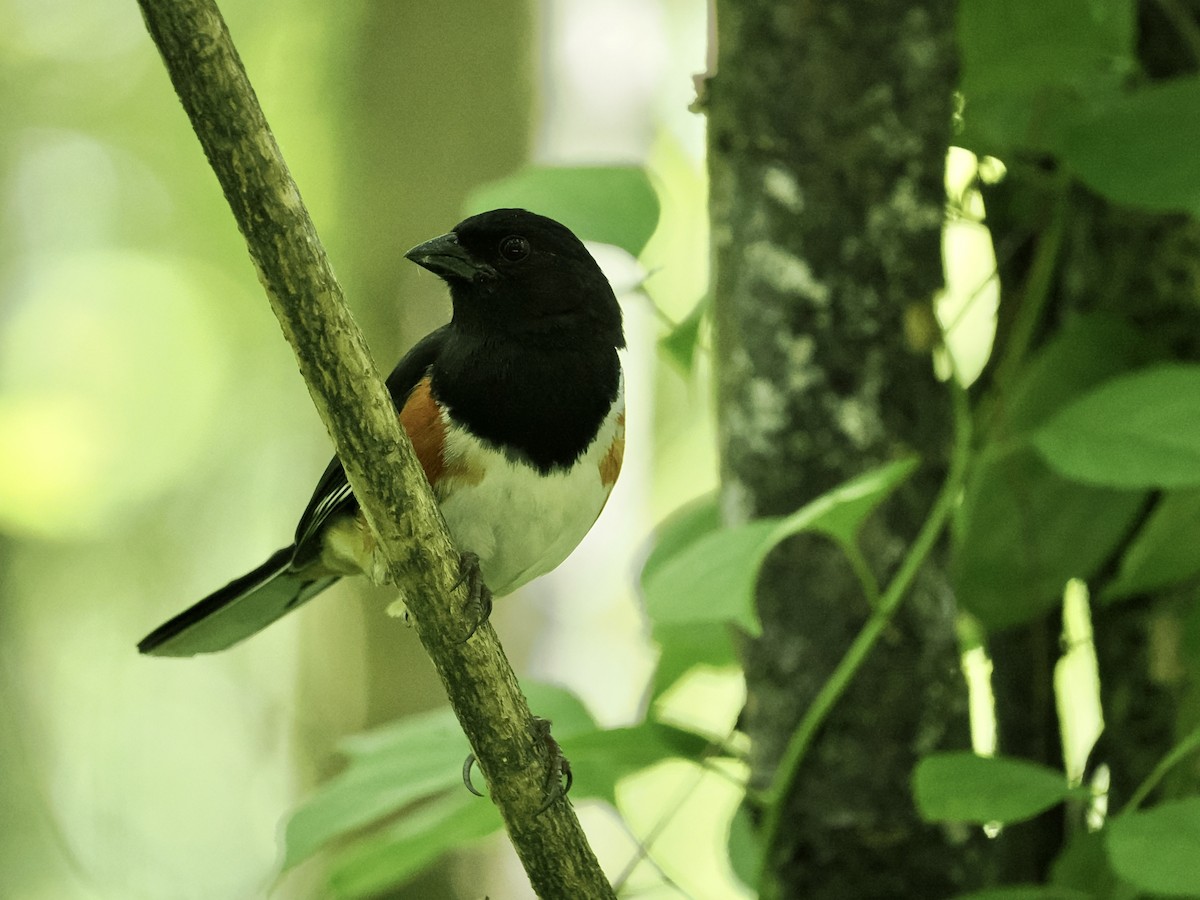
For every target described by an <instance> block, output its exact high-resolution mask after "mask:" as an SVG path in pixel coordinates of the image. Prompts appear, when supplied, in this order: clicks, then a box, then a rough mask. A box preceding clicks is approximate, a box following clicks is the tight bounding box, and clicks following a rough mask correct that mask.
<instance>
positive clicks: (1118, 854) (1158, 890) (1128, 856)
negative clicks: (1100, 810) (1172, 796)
mask: <svg viewBox="0 0 1200 900" xmlns="http://www.w3.org/2000/svg"><path fill="white" fill-rule="evenodd" d="M1106 831H1107V833H1108V840H1107V841H1106V846H1107V848H1108V857H1109V860H1110V862H1111V863H1112V866H1113V869H1115V870H1116V872H1117V874H1118V875H1120V876H1121V877H1122V878H1123V879H1125V880H1126V881H1128V882H1129V883H1130V884H1132V885H1133V886H1134V887H1137V888H1139V889H1141V890H1143V891H1148V892H1151V893H1154V894H1163V895H1167V896H1171V897H1196V896H1198V895H1200V797H1189V798H1187V799H1186V800H1176V801H1173V802H1170V803H1163V804H1160V805H1159V806H1156V807H1154V808H1153V809H1148V810H1146V811H1144V812H1131V813H1127V814H1124V815H1120V816H1117V817H1116V818H1115V819H1113V820H1112V822H1111V823H1110V825H1109V826H1108V828H1107V829H1106Z"/></svg>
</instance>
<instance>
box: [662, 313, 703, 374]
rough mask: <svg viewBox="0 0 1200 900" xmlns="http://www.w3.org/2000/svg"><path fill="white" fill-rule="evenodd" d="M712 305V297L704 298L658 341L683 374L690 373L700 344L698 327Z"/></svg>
mask: <svg viewBox="0 0 1200 900" xmlns="http://www.w3.org/2000/svg"><path fill="white" fill-rule="evenodd" d="M711 303H712V295H711V294H705V295H704V297H703V298H702V299H701V300H700V302H699V303H697V304H696V305H695V306H694V307H692V311H691V312H690V313H688V314H687V316H686V317H685V318H684V319H683V320H682V321H681V322H679V323H678V324H676V326H675V327H674V328H672V329H671V332H670V333H669V334H667V335H665V336H664V337H662V338H660V339H659V342H658V346H659V347H660V348H661V349H662V351H663V352H664V353H665V354H666V355H667V358H668V359H670V360H671V361H673V362H674V363H675V364H676V365H677V366H679V368H680V369H682V370H683V371H684V373H688V372H691V371H692V363H693V362H694V361H695V358H696V346H697V345H698V344H699V342H700V325H701V323H703V322H704V316H705V314H706V313H707V312H708V309H709V306H710V305H711Z"/></svg>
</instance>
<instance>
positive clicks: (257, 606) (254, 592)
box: [138, 547, 337, 656]
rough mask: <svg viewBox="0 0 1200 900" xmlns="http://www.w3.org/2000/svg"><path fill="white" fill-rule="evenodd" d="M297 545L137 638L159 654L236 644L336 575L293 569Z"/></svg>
mask: <svg viewBox="0 0 1200 900" xmlns="http://www.w3.org/2000/svg"><path fill="white" fill-rule="evenodd" d="M294 550H295V547H285V548H284V549H282V550H280V551H278V552H277V553H275V554H273V555H272V556H271V558H270V559H268V560H267V561H266V562H265V563H263V564H262V565H261V566H259V567H258V568H257V569H254V570H253V571H252V572H247V573H246V574H245V575H243V576H242V577H241V578H237V579H234V580H233V581H231V582H229V584H227V585H225V587H223V588H221V589H220V590H218V591H214V592H213V593H211V594H209V595H208V596H207V597H205V598H204V599H203V600H201V601H200V602H199V603H197V604H195V605H194V606H191V607H189V608H188V609H185V610H184V611H183V612H181V613H180V614H179V615H177V616H175V617H174V618H173V619H170V620H169V621H167V622H164V623H163V624H162V625H160V626H158V628H155V629H154V630H153V631H152V632H150V633H149V634H148V635H146V636H145V637H144V638H142V639H141V641H139V642H138V651H139V652H141V653H149V654H153V655H154V656H193V655H195V654H197V653H213V652H215V651H217V650H224V649H226V648H227V647H232V646H233V645H234V644H236V643H238V642H239V641H242V640H245V639H246V638H248V637H250V635H252V634H255V633H256V632H258V631H261V630H262V629H263V628H266V627H267V626H268V625H270V624H271V623H272V622H274V621H275V620H276V619H278V618H280V617H282V616H283V615H285V614H287V613H289V612H291V611H292V610H293V609H295V608H296V607H297V606H300V605H301V604H302V603H304V602H305V601H307V600H310V599H312V598H313V597H315V596H316V595H317V594H319V593H321V591H323V590H325V588H327V587H329V586H330V585H331V584H333V583H334V582H335V581H337V576H325V577H322V578H313V577H312V576H310V575H304V574H302V573H300V572H295V571H292V570H291V569H290V566H291V562H292V553H293V551H294Z"/></svg>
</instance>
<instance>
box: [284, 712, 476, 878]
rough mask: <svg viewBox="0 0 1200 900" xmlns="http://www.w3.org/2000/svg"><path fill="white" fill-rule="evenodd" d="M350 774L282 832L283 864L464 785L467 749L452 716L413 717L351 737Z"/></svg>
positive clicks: (330, 783) (304, 807)
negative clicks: (412, 804)
mask: <svg viewBox="0 0 1200 900" xmlns="http://www.w3.org/2000/svg"><path fill="white" fill-rule="evenodd" d="M342 748H343V749H344V750H345V751H346V752H347V753H348V754H349V756H350V764H349V765H348V766H347V767H346V769H345V771H343V772H342V773H341V774H339V775H337V776H335V777H334V778H333V779H332V780H330V781H328V782H327V783H326V784H324V785H322V786H321V787H320V788H319V789H318V790H317V791H316V792H315V793H313V795H312V796H310V797H309V798H308V799H307V800H305V801H304V803H303V804H301V806H300V807H299V808H298V809H297V810H296V811H295V812H294V813H293V814H292V817H291V818H290V819H289V820H288V823H287V827H286V829H285V832H284V847H285V855H284V867H285V868H288V867H290V866H294V865H296V864H297V863H299V862H301V861H302V860H304V859H306V858H308V857H309V856H311V855H312V854H313V853H315V852H316V851H317V850H318V849H320V847H321V846H323V845H324V844H326V843H328V842H330V841H332V840H334V839H336V838H341V837H344V836H346V835H347V834H349V833H351V832H354V831H357V830H358V829H360V828H362V827H364V826H365V825H369V824H370V823H372V822H375V821H377V820H379V819H382V818H383V817H385V816H388V815H392V814H394V813H396V812H397V811H399V810H400V809H402V808H404V807H405V806H407V805H409V804H410V803H413V802H414V801H417V800H421V799H425V798H427V797H431V796H433V795H435V794H439V793H441V792H443V791H445V790H447V789H449V788H453V787H455V786H460V785H461V780H462V775H461V768H460V763H461V761H462V760H463V759H464V758H465V757H466V755H467V753H468V751H469V749H470V748H469V747H468V745H467V739H466V738H465V737H464V736H463V733H462V729H461V728H460V727H459V724H458V721H457V720H456V719H455V718H454V713H453V712H452V711H451V710H450V709H448V708H446V709H438V710H434V711H432V712H428V713H423V714H420V715H415V716H408V717H406V718H404V719H401V720H400V721H398V722H396V723H394V724H391V725H388V726H386V727H384V728H380V729H376V730H374V731H371V732H367V733H365V734H361V735H356V736H354V737H351V738H347V739H346V740H345V741H344V742H343V743H342Z"/></svg>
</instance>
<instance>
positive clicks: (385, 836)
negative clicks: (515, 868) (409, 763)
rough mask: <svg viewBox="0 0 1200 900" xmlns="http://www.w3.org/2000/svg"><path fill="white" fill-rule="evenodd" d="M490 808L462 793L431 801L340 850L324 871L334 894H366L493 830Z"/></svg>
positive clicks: (496, 820) (496, 818)
mask: <svg viewBox="0 0 1200 900" xmlns="http://www.w3.org/2000/svg"><path fill="white" fill-rule="evenodd" d="M502 825H503V823H502V822H501V820H500V814H499V812H497V810H496V807H495V806H494V805H493V804H491V803H489V802H488V801H487V800H484V799H482V798H480V797H475V796H472V795H471V794H468V793H466V791H456V792H454V793H451V794H448V795H447V796H445V797H442V798H440V799H438V800H434V801H432V802H430V803H429V804H427V805H426V806H424V807H422V808H421V809H419V810H418V811H417V812H415V813H413V814H412V815H410V816H406V817H405V818H404V819H403V820H401V821H400V822H399V823H398V824H396V825H395V826H394V827H392V828H389V829H388V830H386V831H385V832H383V833H382V834H380V835H377V836H374V837H372V838H369V839H368V840H365V841H361V842H359V843H358V844H356V845H355V846H354V847H353V848H351V849H350V850H348V851H346V852H345V853H342V854H340V855H339V856H338V857H337V859H336V860H335V861H334V863H333V865H332V867H331V868H330V872H329V886H330V888H331V889H332V891H333V893H334V895H335V896H338V897H370V896H374V895H376V894H378V893H380V892H381V891H383V890H385V889H387V888H390V887H393V886H395V885H397V884H400V883H401V882H404V881H407V880H408V879H409V878H412V877H413V876H414V875H416V874H417V873H418V872H420V871H421V870H422V869H424V868H425V867H426V866H428V865H429V864H430V863H432V862H433V861H434V860H436V859H438V858H439V857H440V856H441V855H442V854H444V853H446V852H447V851H449V850H452V849H454V848H455V847H461V846H462V845H463V844H466V843H468V842H469V841H472V840H477V839H479V838H482V837H485V836H487V835H489V834H492V833H493V832H495V831H498V830H499V829H500V828H501V826H502Z"/></svg>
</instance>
